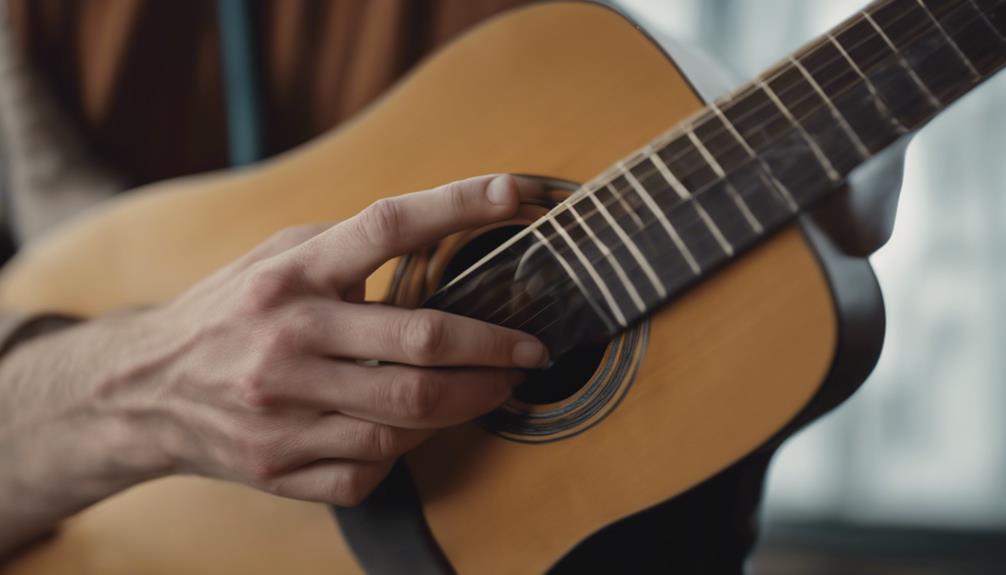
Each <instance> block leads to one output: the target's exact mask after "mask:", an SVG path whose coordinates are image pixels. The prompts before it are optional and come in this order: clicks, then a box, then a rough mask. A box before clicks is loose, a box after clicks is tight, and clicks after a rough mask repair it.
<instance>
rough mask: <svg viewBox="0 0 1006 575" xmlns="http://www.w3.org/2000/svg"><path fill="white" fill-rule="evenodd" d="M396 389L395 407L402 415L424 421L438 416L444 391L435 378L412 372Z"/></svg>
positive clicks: (402, 379)
mask: <svg viewBox="0 0 1006 575" xmlns="http://www.w3.org/2000/svg"><path fill="white" fill-rule="evenodd" d="M395 387H396V390H397V391H396V393H395V397H394V399H393V405H395V406H396V408H397V410H398V412H399V414H400V415H403V416H405V417H407V418H410V419H413V420H423V419H427V418H429V417H432V416H434V415H436V414H437V412H438V410H439V407H440V404H441V402H442V401H443V391H442V389H441V387H440V386H439V385H437V384H436V382H434V381H433V377H432V376H431V375H429V374H427V373H425V372H423V371H421V370H410V371H409V372H407V375H404V376H402V378H401V380H400V382H399V384H398V385H397V386H395Z"/></svg>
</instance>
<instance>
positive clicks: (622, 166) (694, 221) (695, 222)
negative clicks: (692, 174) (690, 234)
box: [592, 145, 701, 224]
mask: <svg viewBox="0 0 1006 575" xmlns="http://www.w3.org/2000/svg"><path fill="white" fill-rule="evenodd" d="M647 147H648V148H650V149H652V145H651V146H647ZM653 157H655V158H658V157H659V156H656V155H653ZM642 161H643V159H640V162H642ZM620 168H621V170H622V171H623V172H627V171H628V169H627V168H626V167H625V165H624V163H623V165H621V166H620ZM607 187H608V189H609V190H611V191H612V192H613V194H614V192H615V190H614V189H612V188H611V186H610V185H609V186H607ZM700 192H701V191H700ZM614 195H616V197H617V194H614ZM695 195H698V194H693V197H694V196H695ZM592 200H593V201H594V202H597V199H596V198H593V197H592ZM691 223H692V224H697V223H698V220H693V221H692V222H691Z"/></svg>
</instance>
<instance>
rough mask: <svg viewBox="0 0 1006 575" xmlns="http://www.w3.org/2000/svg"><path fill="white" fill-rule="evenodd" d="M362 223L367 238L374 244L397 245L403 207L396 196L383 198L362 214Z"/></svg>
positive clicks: (380, 245) (383, 245) (379, 245)
mask: <svg viewBox="0 0 1006 575" xmlns="http://www.w3.org/2000/svg"><path fill="white" fill-rule="evenodd" d="M360 219H361V221H360V224H361V227H362V232H363V234H364V236H365V239H366V240H367V241H368V242H369V243H370V244H371V245H374V246H378V247H392V246H394V245H396V243H397V240H398V236H399V233H400V231H399V230H400V225H401V208H400V207H399V203H398V202H397V201H395V200H394V198H383V199H380V200H378V201H376V202H374V203H373V204H370V206H369V207H367V209H365V210H363V212H361V214H360Z"/></svg>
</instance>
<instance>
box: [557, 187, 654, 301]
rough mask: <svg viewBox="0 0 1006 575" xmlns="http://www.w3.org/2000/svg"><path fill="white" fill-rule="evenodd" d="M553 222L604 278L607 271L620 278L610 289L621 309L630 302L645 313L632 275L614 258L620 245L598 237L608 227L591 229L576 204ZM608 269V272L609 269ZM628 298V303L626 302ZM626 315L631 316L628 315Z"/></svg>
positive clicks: (561, 212) (561, 213)
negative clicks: (630, 277)
mask: <svg viewBox="0 0 1006 575" xmlns="http://www.w3.org/2000/svg"><path fill="white" fill-rule="evenodd" d="M587 206H588V207H589V206H590V204H589V203H588V204H587ZM588 215H590V214H588ZM553 219H554V221H555V223H556V224H558V225H560V226H562V228H563V229H564V230H566V232H567V233H568V234H569V236H570V237H571V238H572V240H573V242H574V243H576V245H577V246H578V247H579V249H580V250H581V251H582V252H583V254H584V256H585V257H586V259H587V261H588V262H591V264H592V266H593V267H594V268H595V269H596V270H597V272H598V274H599V275H600V276H601V277H602V278H606V277H608V276H609V275H610V273H609V271H608V270H610V272H613V273H614V275H615V276H617V277H618V280H619V282H614V283H611V284H608V289H609V290H611V294H612V296H613V298H614V299H615V302H616V303H618V306H619V307H620V308H622V307H631V306H629V305H628V304H629V303H631V304H632V306H635V307H636V309H637V310H638V311H639V312H640V313H642V312H645V311H646V306H645V304H644V303H643V299H642V297H640V295H639V291H638V290H637V289H636V286H635V285H633V283H632V282H631V281H629V276H628V275H626V273H625V269H623V268H622V265H621V263H620V262H619V258H617V257H615V253H614V251H613V248H615V247H617V244H610V245H609V244H608V243H607V242H604V241H601V239H600V236H599V234H601V233H603V232H602V228H606V226H597V227H592V226H589V225H587V222H586V221H585V220H584V219H583V216H582V215H581V214H580V213H579V212H578V211H577V210H576V207H575V205H574V204H569V205H567V207H566V210H565V211H560V212H556V214H555V217H554V218H553ZM605 267H607V268H608V269H607V270H606V269H605ZM627 299H628V300H629V301H626V300H627ZM626 313H627V314H628V313H629V312H626Z"/></svg>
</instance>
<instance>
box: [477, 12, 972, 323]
mask: <svg viewBox="0 0 1006 575" xmlns="http://www.w3.org/2000/svg"><path fill="white" fill-rule="evenodd" d="M965 4H966V3H965ZM960 6H961V5H958V8H959V7H960ZM948 14H949V13H948ZM980 17H981V16H980V15H979V16H978V17H976V18H972V19H970V20H968V21H966V22H965V24H964V25H962V26H961V28H965V27H966V26H967V25H969V24H971V23H973V22H974V21H977V20H978V19H979V18H980ZM928 27H929V26H928V25H926V24H923V25H922V26H920V27H916V28H914V29H913V30H912V32H913V33H914V32H917V31H919V30H922V29H924V28H928ZM924 33H925V32H923V34H924ZM921 36H922V34H918V35H915V36H914V37H912V38H911V39H910V40H909V41H908V42H907V43H906V49H908V48H909V47H911V45H913V44H914V43H915V41H917V40H918V39H919V38H921ZM941 48H942V45H941V46H937V47H936V48H935V49H934V50H932V51H930V52H927V53H926V54H925V55H926V56H931V55H932V53H934V52H935V51H937V50H939V49H941ZM885 66H895V63H893V62H891V61H890V59H886V60H883V61H881V62H878V63H877V64H876V65H874V66H872V67H870V68H869V69H868V71H869V72H870V73H872V72H873V71H875V70H876V69H879V68H882V67H885ZM866 72H867V71H864V75H865V73H866ZM841 94H842V93H841V92H840V93H838V94H837V95H836V97H838V96H841ZM820 110H821V108H820V107H817V108H815V109H813V110H812V111H811V112H810V113H809V114H808V115H807V116H804V117H802V118H799V119H801V120H802V119H805V118H806V117H809V116H810V115H812V114H815V113H817V112H819V111H820ZM792 129H795V127H794V128H791V129H788V130H786V131H785V132H784V134H785V135H790V134H791V133H792ZM775 141H778V139H777V140H775ZM645 160H646V158H645V157H644V158H643V160H642V161H645ZM755 160H756V158H749V159H748V160H746V161H745V164H744V165H745V166H746V165H750V163H751V162H753V161H755ZM630 169H631V168H630ZM650 173H653V171H652V170H651V171H650ZM693 175H694V174H693ZM643 177H645V176H643ZM686 178H687V176H686ZM722 180H723V178H717V179H716V180H714V181H712V182H710V183H709V184H708V185H707V186H705V187H704V188H701V189H699V190H697V191H696V192H694V193H693V194H692V197H698V196H701V195H702V194H703V192H705V191H707V190H708V189H709V188H711V187H713V186H715V185H717V184H718V183H720V182H721V181H722ZM586 187H587V186H584V188H586ZM584 188H581V190H582V189H584ZM629 189H630V188H628V187H625V188H621V189H616V188H615V186H613V185H612V186H609V190H610V191H612V192H618V193H619V194H620V193H623V192H626V191H629ZM613 195H614V196H615V200H614V201H612V202H609V203H607V204H603V205H608V206H610V205H613V204H614V203H615V202H616V201H619V199H620V198H621V196H620V195H618V194H615V193H613ZM579 199H580V200H582V199H583V198H582V197H581V198H579ZM578 201H579V200H578ZM572 205H574V206H575V205H576V204H575V203H574V204H572ZM560 207H563V205H562V204H560V206H557V208H560ZM596 211H597V210H591V211H587V212H585V215H583V216H582V217H583V218H584V219H585V218H587V217H589V216H590V215H592V214H593V213H595V212H596ZM553 213H555V214H557V213H559V212H558V211H557V210H553V212H551V213H550V214H546V215H545V216H543V217H542V218H541V219H540V220H539V221H538V222H535V223H539V222H542V221H544V220H546V219H549V218H550V217H552V216H553ZM644 215H645V212H644ZM737 219H739V218H737V217H733V218H731V220H730V221H735V220H737ZM655 223H657V222H656V221H654V220H652V219H651V220H650V221H649V223H648V224H647V225H646V226H644V227H641V228H639V229H637V230H633V231H631V232H629V233H628V235H629V237H630V238H631V237H633V236H636V235H638V234H640V233H643V232H646V231H649V229H650V228H652V227H653V225H654V224H655ZM699 223H704V222H703V221H702V220H701V219H700V218H692V219H691V220H690V221H688V220H686V221H685V222H679V224H680V227H681V229H682V230H686V229H691V228H693V227H695V226H696V225H698V224H699ZM720 223H721V224H722V223H725V221H724V220H722V219H721V221H720ZM529 227H530V226H529ZM522 236H526V234H522ZM556 238H557V234H553V235H551V236H548V237H547V238H546V239H547V240H548V241H553V240H555V239H556ZM515 239H520V238H515ZM535 241H538V240H535ZM589 241H590V240H589V238H588V240H586V241H584V242H578V245H581V246H582V245H585V244H587V243H588V242H589ZM539 243H540V242H539ZM559 243H560V245H563V242H559ZM501 247H503V246H501ZM496 253H499V252H496ZM567 255H569V253H568V251H567ZM607 257H608V256H607V255H604V254H602V255H601V256H600V257H597V258H594V259H593V260H591V261H590V263H591V264H596V263H598V262H600V261H602V260H605V259H607ZM473 267H478V264H476V265H475V266H473ZM640 267H641V265H640V264H639V262H634V264H633V265H631V267H630V268H629V269H628V270H623V271H632V272H635V271H637V270H638V269H639V268H640ZM604 275H606V276H609V277H610V275H611V273H610V272H605V274H604ZM570 282H572V279H571V278H570V279H568V280H567V281H566V282H565V284H563V283H560V284H559V285H556V286H554V287H553V288H552V289H551V290H548V291H546V292H545V293H543V294H541V295H548V294H549V292H555V291H557V290H558V289H561V288H567V287H570V285H569V284H570ZM519 297H520V296H517V297H513V298H511V299H510V300H508V301H507V302H505V303H504V304H503V305H502V306H500V307H499V308H497V309H496V310H494V311H493V312H492V313H491V314H490V316H495V315H496V313H498V311H500V310H502V309H506V308H507V307H508V306H509V305H510V304H511V303H512V302H513V301H514V300H517V299H519ZM532 303H533V302H532ZM526 307H527V306H524V308H526ZM521 311H523V308H522V309H518V310H516V312H514V313H511V315H510V316H508V317H507V318H506V319H504V320H502V321H506V320H507V319H509V318H510V317H512V316H513V315H516V314H518V313H520V312H521ZM542 311H544V310H542ZM539 313H540V312H539ZM490 321H492V320H490ZM523 325H525V324H521V326H520V327H523Z"/></svg>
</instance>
